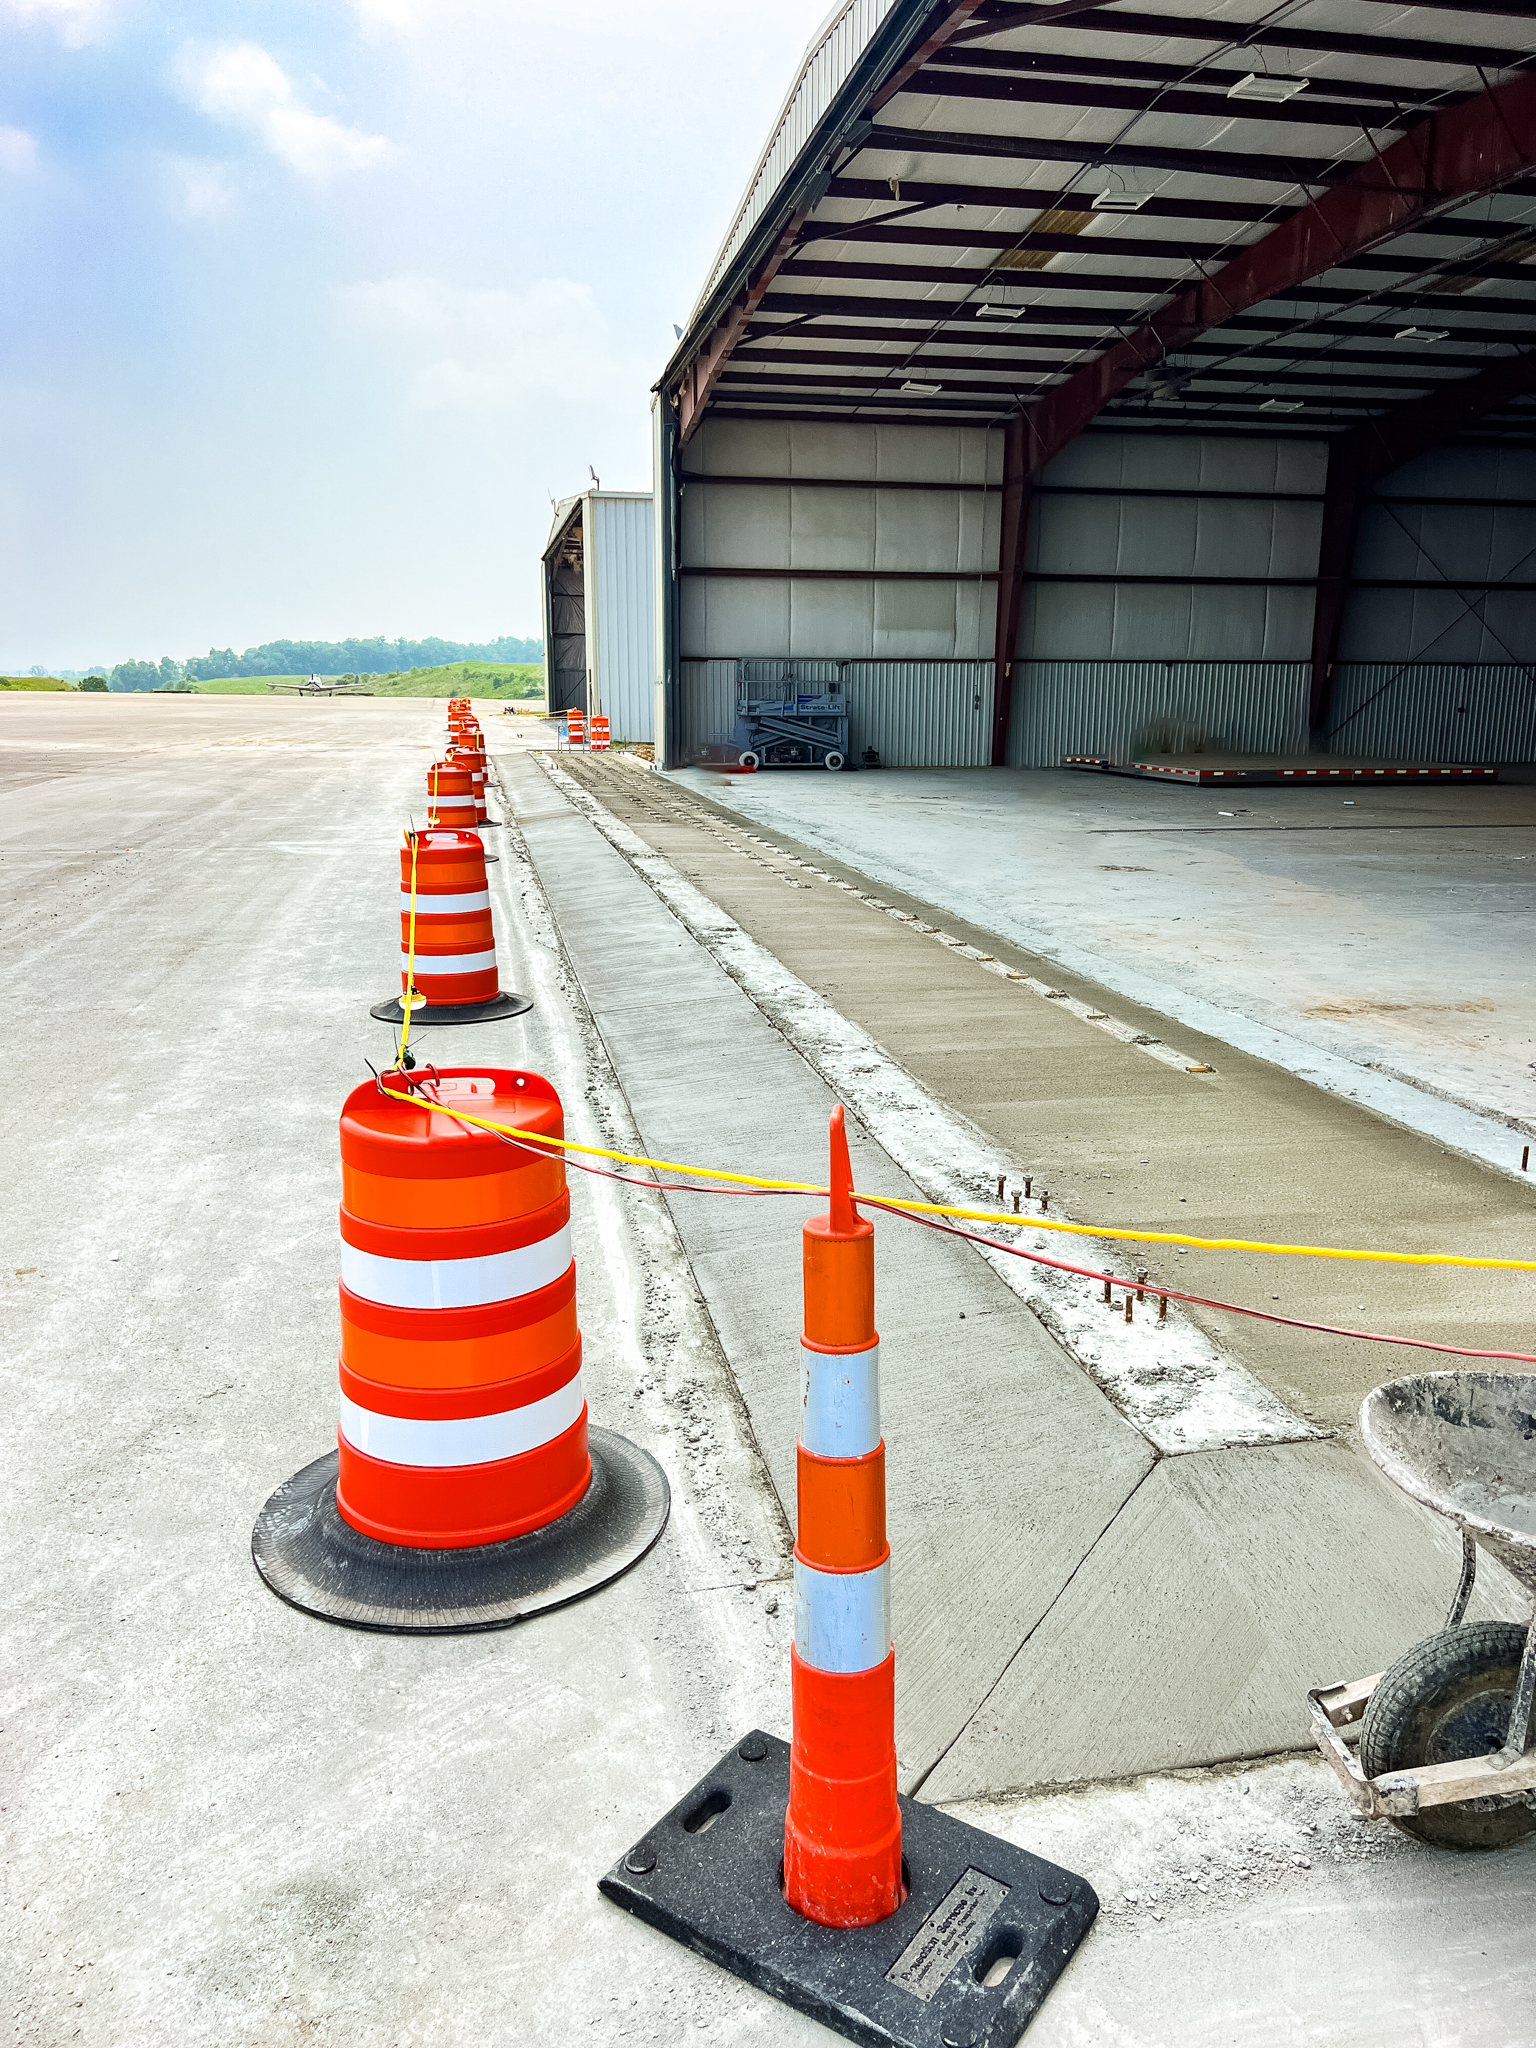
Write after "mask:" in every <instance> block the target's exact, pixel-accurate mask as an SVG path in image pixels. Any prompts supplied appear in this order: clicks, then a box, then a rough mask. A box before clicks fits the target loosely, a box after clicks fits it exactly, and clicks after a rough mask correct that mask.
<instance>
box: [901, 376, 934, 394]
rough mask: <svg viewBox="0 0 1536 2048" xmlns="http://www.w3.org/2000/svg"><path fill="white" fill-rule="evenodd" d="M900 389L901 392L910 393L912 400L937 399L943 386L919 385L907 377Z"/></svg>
mask: <svg viewBox="0 0 1536 2048" xmlns="http://www.w3.org/2000/svg"><path fill="white" fill-rule="evenodd" d="M901 388H902V390H903V391H910V392H911V394H912V396H913V397H914V398H937V397H938V395H939V393H940V392H941V391H942V390H943V389H944V386H943V385H942V384H919V383H917V382H916V381H915V379H913V378H911V377H909V378H908V379H907V381H906V383H905V384H903V385H902V387H901Z"/></svg>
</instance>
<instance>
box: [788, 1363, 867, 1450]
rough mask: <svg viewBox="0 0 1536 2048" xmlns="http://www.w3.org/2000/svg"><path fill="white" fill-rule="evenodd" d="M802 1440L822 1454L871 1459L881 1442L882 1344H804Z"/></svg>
mask: <svg viewBox="0 0 1536 2048" xmlns="http://www.w3.org/2000/svg"><path fill="white" fill-rule="evenodd" d="M800 1441H801V1443H802V1444H804V1446H805V1448H806V1449H807V1450H808V1451H810V1452H811V1453H812V1454H813V1455H814V1456H815V1457H818V1458H867V1457H868V1456H869V1454H870V1452H871V1451H872V1450H874V1449H875V1448H876V1446H877V1445H878V1444H879V1442H880V1346H879V1345H878V1344H874V1345H871V1346H870V1348H869V1350H868V1351H815V1350H813V1349H812V1348H811V1346H810V1345H808V1344H802V1345H801V1347H800Z"/></svg>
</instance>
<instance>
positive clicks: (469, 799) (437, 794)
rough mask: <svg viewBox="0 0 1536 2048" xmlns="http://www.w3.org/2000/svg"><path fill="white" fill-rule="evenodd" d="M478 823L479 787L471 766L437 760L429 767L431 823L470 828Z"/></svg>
mask: <svg viewBox="0 0 1536 2048" xmlns="http://www.w3.org/2000/svg"><path fill="white" fill-rule="evenodd" d="M474 822H475V790H474V784H473V782H472V781H471V779H470V773H469V770H468V768H467V767H463V766H461V765H460V764H459V763H458V762H457V761H454V760H444V761H434V762H433V763H432V766H431V767H430V768H429V769H428V770H427V823H428V824H429V825H443V826H446V827H447V828H448V829H449V830H450V831H455V830H456V831H460V832H464V831H468V830H469V828H470V827H471V826H472V825H473V824H474Z"/></svg>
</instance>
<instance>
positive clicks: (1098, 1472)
mask: <svg viewBox="0 0 1536 2048" xmlns="http://www.w3.org/2000/svg"><path fill="white" fill-rule="evenodd" d="M541 780H542V778H539V777H538V776H537V771H535V770H534V769H532V768H531V767H529V766H527V765H525V764H522V763H513V764H511V765H510V767H509V768H508V770H507V772H506V787H507V791H508V794H509V797H510V800H511V803H512V808H513V811H514V814H515V815H516V817H517V819H518V822H519V824H520V825H521V826H522V829H523V832H524V835H525V837H526V840H527V843H528V846H529V850H530V852H531V854H532V856H533V859H534V861H535V862H536V864H537V866H538V870H539V875H540V878H541V880H542V882H543V885H544V887H545V889H546V890H547V892H548V894H549V899H550V902H551V904H552V906H553V909H554V912H555V915H556V918H557V919H558V921H559V924H560V928H561V935H562V938H563V941H564V944H565V946H566V949H567V951H568V953H569V955H570V958H571V961H572V964H573V966H574V967H575V969H576V972H577V973H578V974H579V975H580V977H581V978H582V981H583V984H584V986H585V987H586V989H587V993H588V999H589V1001H590V1002H591V1005H592V1014H593V1017H594V1020H595V1022H596V1024H597V1027H598V1029H599V1030H600V1031H601V1033H602V1035H603V1040H604V1044H605V1047H606V1049H607V1051H608V1054H609V1056H610V1058H611V1059H612V1060H613V1061H614V1063H615V1066H616V1069H617V1071H618V1072H619V1074H620V1075H621V1077H622V1081H623V1086H624V1089H625V1094H626V1098H627V1100H628V1103H629V1106H630V1108H631V1110H632V1112H633V1114H634V1116H635V1119H636V1122H637V1124H638V1126H639V1128H640V1130H641V1132H642V1133H643V1134H644V1136H645V1137H646V1138H647V1139H648V1140H649V1142H650V1144H651V1145H652V1146H653V1147H655V1148H656V1152H657V1154H658V1156H661V1157H664V1158H672V1159H683V1160H695V1161H697V1162H699V1163H701V1164H708V1165H712V1166H719V1167H723V1168H725V1169H726V1170H730V1171H747V1172H753V1171H755V1172H759V1173H763V1174H765V1175H768V1176H771V1177H773V1178H784V1179H811V1180H816V1179H820V1178H822V1177H823V1175H824V1173H825V1150H826V1135H825V1134H826V1128H827V1118H828V1116H829V1114H830V1112H831V1109H832V1106H833V1102H834V1099H835V1098H834V1097H833V1095H832V1093H831V1091H830V1090H829V1089H828V1088H827V1087H826V1085H825V1084H824V1083H823V1082H822V1081H821V1080H820V1079H819V1078H818V1077H817V1076H816V1075H815V1074H814V1073H813V1072H812V1071H811V1069H810V1068H809V1067H808V1066H807V1065H806V1063H805V1062H804V1060H803V1059H801V1058H800V1057H799V1055H798V1054H797V1053H795V1052H794V1051H793V1050H792V1049H791V1048H790V1046H789V1045H787V1044H786V1043H785V1041H784V1039H783V1038H782V1037H781V1036H780V1034H779V1033H778V1032H777V1031H776V1030H775V1029H774V1028H773V1027H772V1025H771V1024H770V1023H769V1022H768V1020H767V1019H766V1018H765V1017H764V1016H763V1015H762V1013H761V1011H759V1010H758V1009H757V1007H756V1006H755V1005H754V1004H753V1003H752V1002H751V1001H750V1000H749V998H748V997H747V996H746V995H745V994H744V993H743V992H742V991H741V989H739V988H738V987H737V986H736V984H735V983H734V982H733V981H732V980H731V979H730V977H729V976H728V975H727V974H725V973H724V972H723V970H722V969H721V968H720V967H719V966H718V965H717V964H716V963H715V961H714V960H713V959H711V958H710V956H709V954H708V953H707V952H706V951H705V950H704V949H703V948H702V947H700V946H698V945H697V944H696V943H695V942H694V941H693V940H692V939H691V938H690V939H688V940H687V944H686V945H685V946H684V947H683V948H682V949H681V950H679V949H678V947H677V943H676V938H677V934H678V932H679V930H680V927H679V926H678V924H677V922H676V920H675V919H674V918H673V917H672V916H671V915H670V913H669V912H668V911H667V910H666V909H665V908H664V906H663V905H662V904H661V903H660V902H659V901H658V900H657V898H656V897H655V895H654V894H653V893H652V892H651V891H650V890H649V889H647V888H646V887H645V885H644V883H643V882H641V881H640V880H639V879H638V877H637V876H636V875H635V874H634V872H633V870H632V869H631V868H630V867H628V866H627V865H626V863H625V862H624V861H622V860H621V859H620V858H619V856H618V855H617V854H616V853H615V852H614V851H613V850H612V849H611V848H610V847H609V846H608V845H607V844H606V843H605V842H604V841H603V840H602V839H601V838H600V837H599V836H598V834H597V833H596V832H594V831H593V829H592V827H591V826H590V825H589V824H588V823H587V822H586V821H585V820H584V819H582V818H581V817H579V816H577V815H576V814H575V813H574V812H572V811H569V810H568V811H567V813H566V816H565V818H564V819H560V818H557V817H551V816H550V815H549V814H548V813H547V811H546V812H543V813H541V814H540V815H538V816H537V817H534V816H532V815H531V813H532V810H533V802H534V801H535V800H539V801H541V799H540V798H539V783H540V781H541ZM546 786H547V785H546ZM525 792H526V794H527V796H528V798H529V799H530V802H529V807H528V810H527V811H525V809H524V796H525ZM636 948H638V949H639V951H640V952H642V953H647V952H648V953H650V954H651V956H652V957H653V958H664V959H665V960H666V961H667V963H668V964H667V970H666V974H665V977H664V979H662V980H659V981H658V980H657V979H656V978H655V977H653V976H648V977H646V978H644V979H643V981H642V989H651V990H654V1001H653V1002H648V1001H647V1000H646V999H645V998H644V996H643V994H642V992H641V990H640V989H636V988H634V987H632V986H630V985H629V983H628V981H627V978H626V976H625V974H624V972H623V969H622V965H621V964H620V963H622V960H623V958H624V957H625V955H626V953H627V952H628V951H629V950H630V949H636ZM684 1017H686V1018H687V1019H688V1028H687V1031H686V1032H685V1033H683V1034H682V1044H681V1047H680V1049H675V1050H674V1049H672V1048H670V1046H669V1033H670V1032H671V1028H672V1025H673V1021H674V1020H676V1019H680V1018H684ZM701 1037H702V1038H704V1039H706V1040H708V1041H710V1042H712V1044H713V1046H714V1048H716V1049H717V1051H722V1052H728V1053H729V1055H730V1057H729V1059H727V1060H723V1061H722V1060H717V1061H716V1062H715V1063H714V1064H713V1065H711V1064H708V1063H701V1062H700V1061H699V1059H698V1058H697V1057H696V1048H697V1045H698V1042H699V1040H700V1038H701ZM853 1145H854V1156H855V1171H856V1176H857V1178H858V1181H859V1185H860V1186H862V1187H866V1188H869V1189H871V1190H872V1191H875V1192H889V1193H892V1194H901V1195H905V1196H908V1197H910V1196H911V1195H912V1193H913V1190H912V1187H911V1184H910V1182H908V1181H907V1179H906V1178H905V1176H904V1175H902V1174H900V1173H899V1172H898V1171H897V1170H896V1169H895V1168H894V1167H893V1166H892V1164H891V1162H890V1161H889V1159H888V1158H887V1157H886V1156H885V1155H884V1154H883V1152H882V1151H881V1150H880V1148H879V1147H878V1146H876V1145H874V1144H873V1143H872V1142H871V1141H870V1140H869V1139H868V1138H867V1137H866V1136H865V1135H864V1134H863V1133H862V1132H859V1131H855V1132H854V1134H853ZM672 1207H673V1212H674V1216H675V1219H676V1223H677V1228H678V1231H679V1233H680V1236H681V1238H682V1241H683V1243H684V1245H685V1246H686V1247H687V1249H688V1252H689V1256H690V1259H691V1262H692V1268H693V1274H694V1277H695V1279H696V1281H697V1283H698V1285H699V1287H700V1289H701V1291H702V1293H703V1296H704V1299H705V1301H706V1302H707V1304H708V1306H709V1312H710V1316H711V1318H712V1320H713V1322H714V1324H715V1327H716V1329H717V1330H718V1331H719V1334H720V1339H721V1342H722V1344H723V1346H724V1348H725V1351H726V1355H727V1356H728V1357H729V1358H730V1360H731V1365H732V1370H733V1372H734V1374H735V1378H736V1382H737V1384H738V1386H739V1387H740V1389H741V1392H742V1397H743V1399H744V1400H745V1402H746V1406H747V1410H748V1413H749V1414H750V1416H751V1420H752V1427H753V1430H754V1433H755V1436H756V1440H757V1442H758V1443H759V1445H760V1446H761V1447H762V1449H763V1453H764V1456H765V1457H766V1459H767V1462H768V1466H769V1469H770V1470H771V1471H772V1473H773V1475H774V1478H775V1481H776V1483H777V1486H778V1489H779V1495H780V1498H781V1500H783V1501H785V1502H786V1503H789V1502H792V1501H793V1498H794V1485H795V1478H794V1472H795V1468H794V1445H795V1439H796V1435H797V1428H798V1415H797V1409H798V1401H799V1363H798V1348H799V1335H800V1328H801V1281H800V1223H801V1221H802V1219H803V1217H804V1216H805V1215H806V1214H807V1213H809V1212H810V1210H811V1209H812V1208H813V1207H814V1204H813V1203H812V1202H809V1201H805V1200H799V1201H794V1202H786V1201H781V1200H778V1199H752V1198H746V1199H737V1200H731V1201H726V1200H721V1201H716V1202H711V1201H709V1200H707V1199H706V1198H703V1197H688V1196H678V1197H675V1198H673V1202H672ZM878 1241H879V1243H880V1245H881V1259H880V1280H879V1286H880V1293H879V1296H878V1305H877V1312H878V1316H879V1324H880V1330H881V1340H882V1341H881V1379H882V1401H883V1405H884V1413H885V1421H886V1436H887V1445H888V1451H887V1456H888V1466H887V1488H888V1499H889V1526H890V1530H891V1541H892V1545H893V1548H894V1551H895V1554H896V1555H897V1556H898V1557H899V1559H900V1564H899V1567H898V1569H897V1570H896V1571H895V1572H894V1573H893V1575H892V1585H893V1601H894V1610H895V1627H896V1631H897V1635H898V1638H899V1640H900V1642H901V1645H902V1648H901V1655H900V1657H899V1659H898V1672H899V1680H898V1698H897V1748H898V1757H899V1762H900V1767H901V1770H902V1774H903V1780H904V1782H906V1783H915V1782H918V1781H920V1780H921V1778H922V1777H923V1776H924V1775H925V1774H926V1772H927V1771H928V1769H929V1768H930V1767H931V1765H932V1763H933V1761H934V1759H935V1757H936V1756H938V1755H939V1754H940V1753H941V1751H942V1750H943V1749H944V1748H946V1747H947V1746H948V1745H949V1743H950V1742H952V1741H953V1739H954V1737H955V1735H956V1734H957V1733H958V1732H959V1730H960V1728H961V1727H962V1726H963V1725H964V1723H965V1720H966V1719H967V1717H968V1716H969V1714H970V1713H971V1712H972V1711H973V1710H974V1707H975V1705H976V1703H977V1701H978V1700H979V1699H980V1698H981V1697H982V1695H983V1694H984V1693H985V1692H986V1691H987V1690H988V1689H989V1687H990V1686H991V1685H992V1683H993V1682H994V1680H995V1678H996V1675H997V1673H998V1672H999V1671H1000V1670H1001V1669H1002V1667H1003V1665H1004V1664H1005V1663H1006V1661H1007V1660H1008V1658H1009V1657H1011V1656H1012V1654H1013V1652H1014V1650H1015V1649H1016V1648H1017V1645H1018V1643H1019V1642H1020V1641H1021V1640H1022V1639H1023V1638H1024V1636H1025V1635H1026V1634H1027V1633H1028V1631H1029V1630H1030V1629H1031V1628H1033V1627H1034V1626H1035V1624H1036V1623H1037V1621H1038V1619H1039V1617H1040V1615H1041V1614H1043V1613H1044V1612H1045V1611H1046V1610H1047V1608H1048V1607H1049V1606H1050V1605H1051V1604H1052V1602H1053V1601H1054V1600H1055V1599H1056V1597H1057V1595H1058V1594H1059V1591H1060V1588H1061V1586H1062V1585H1063V1584H1064V1583H1065V1582H1066V1580H1067V1579H1068V1578H1069V1577H1070V1576H1071V1574H1072V1573H1073V1572H1074V1571H1075V1570H1076V1569H1077V1566H1078V1563H1079V1562H1080V1560H1081V1558H1082V1557H1083V1555H1084V1554H1085V1553H1086V1552H1087V1551H1088V1550H1089V1549H1090V1548H1091V1547H1092V1545H1093V1543H1094V1542H1095V1541H1096V1540H1097V1539H1098V1537H1099V1535H1100V1534H1101V1532H1102V1530H1103V1529H1104V1528H1105V1527H1106V1525H1107V1524H1108V1523H1109V1521H1110V1520H1111V1519H1112V1517H1113V1516H1114V1514H1115V1513H1116V1511H1117V1510H1118V1509H1119V1507H1120V1505H1121V1503H1122V1502H1123V1501H1124V1500H1125V1499H1126V1497H1127V1496H1128V1495H1129V1494H1130V1493H1131V1491H1132V1490H1133V1489H1134V1487H1135V1486H1136V1484H1137V1482H1138V1481H1139V1480H1140V1479H1141V1478H1142V1476H1143V1475H1144V1474H1145V1473H1146V1472H1147V1470H1148V1469H1149V1468H1150V1466H1151V1462H1152V1459H1151V1453H1150V1451H1149V1449H1148V1447H1147V1445H1146V1444H1145V1442H1144V1441H1143V1440H1142V1439H1141V1438H1140V1437H1139V1436H1137V1435H1136V1433H1135V1432H1134V1431H1132V1430H1130V1429H1128V1428H1127V1426H1126V1425H1125V1424H1124V1423H1123V1422H1122V1421H1121V1419H1120V1418H1119V1417H1118V1416H1117V1415H1116V1414H1115V1413H1114V1411H1113V1409H1112V1408H1111V1407H1110V1406H1109V1404H1108V1403H1107V1402H1106V1401H1105V1400H1104V1398H1103V1396H1102V1395H1101V1394H1099V1393H1098V1391H1097V1390H1096V1389H1095V1388H1094V1387H1093V1385H1092V1384H1091V1382H1090V1381H1089V1380H1087V1379H1086V1378H1085V1377H1084V1376H1083V1375H1082V1374H1081V1373H1080V1372H1078V1371H1077V1370H1076V1369H1075V1368H1074V1367H1073V1366H1072V1365H1070V1364H1069V1362H1068V1361H1067V1360H1066V1359H1065V1358H1064V1357H1063V1355H1062V1354H1061V1352H1060V1350H1059V1349H1058V1348H1057V1346H1056V1345H1055V1344H1054V1343H1052V1341H1051V1340H1050V1338H1049V1337H1048V1336H1047V1335H1046V1333H1045V1332H1044V1331H1043V1330H1042V1329H1041V1327H1040V1325H1039V1324H1038V1322H1036V1320H1035V1319H1034V1318H1033V1317H1032V1316H1031V1315H1029V1313H1028V1312H1027V1311H1026V1310H1025V1309H1024V1308H1023V1306H1022V1305H1021V1304H1020V1303H1019V1302H1018V1301H1017V1300H1016V1299H1015V1298H1014V1297H1013V1296H1011V1295H1010V1294H1009V1293H1008V1292H1007V1291H1006V1290H1005V1289H1004V1288H1003V1287H1002V1286H1001V1284H1000V1283H999V1282H998V1281H997V1280H996V1279H995V1278H994V1277H993V1276H992V1275H991V1274H990V1273H988V1271H987V1270H986V1268H985V1267H984V1266H982V1265H981V1264H980V1262H979V1261H978V1260H976V1259H975V1258H974V1257H973V1256H972V1255H971V1254H970V1253H969V1252H968V1251H967V1249H966V1248H965V1247H964V1246H963V1245H959V1244H956V1243H953V1242H952V1241H949V1240H946V1239H943V1238H939V1237H934V1236H932V1235H930V1234H928V1233H925V1232H912V1233H910V1234H907V1235H903V1237H902V1238H901V1239H900V1241H899V1243H897V1244H895V1245H892V1244H891V1242H890V1239H889V1236H888V1235H884V1236H881V1237H880V1238H879V1239H878ZM893 1271H894V1276H899V1277H896V1284H894V1285H893V1284H892V1278H893ZM999 1443H1008V1444H1011V1445H1014V1446H1016V1447H1017V1450H1016V1457H1017V1460H1018V1463H1017V1466H1016V1468H1015V1472H1014V1475H1013V1478H1012V1479H1011V1481H1010V1484H1009V1486H1008V1487H1007V1488H1004V1487H1002V1486H1000V1485H999V1483H998V1469H997V1446H998V1444H999Z"/></svg>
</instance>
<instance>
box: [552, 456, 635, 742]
mask: <svg viewBox="0 0 1536 2048" xmlns="http://www.w3.org/2000/svg"><path fill="white" fill-rule="evenodd" d="M653 517H654V500H653V498H652V495H651V493H650V492H649V491H603V490H592V491H583V492H582V493H581V494H580V495H579V496H578V497H575V498H566V499H564V500H562V501H561V503H560V504H558V505H557V506H556V507H555V517H554V525H553V527H552V529H551V533H550V538H549V543H548V545H547V546H546V548H545V550H544V556H543V563H542V570H543V582H544V645H545V648H546V650H547V651H546V654H545V674H546V677H547V688H548V695H549V709H550V712H551V713H552V714H553V715H556V716H558V715H559V714H560V713H561V712H564V711H581V712H585V713H586V714H587V715H588V716H589V717H590V716H592V715H594V714H596V713H601V714H602V715H603V716H605V717H606V718H607V719H608V722H609V732H610V736H611V738H612V739H613V740H614V742H615V743H616V744H624V743H625V742H632V741H637V740H638V741H646V740H649V739H650V738H651V735H652V726H653V722H654V718H655V704H656V693H655V673H656V671H655V646H656V628H655V605H656V596H655V589H654V585H653V580H652V579H653V573H654V571H653V539H652V524H653Z"/></svg>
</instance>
